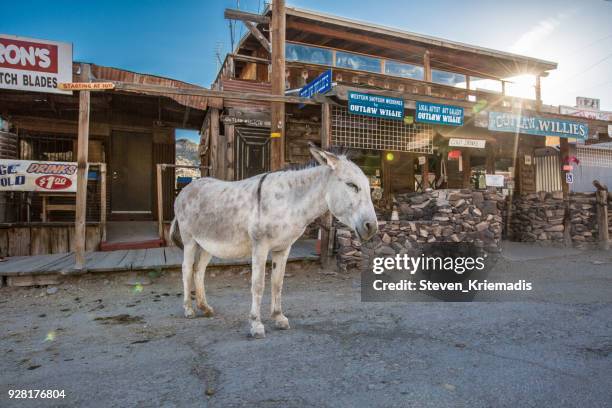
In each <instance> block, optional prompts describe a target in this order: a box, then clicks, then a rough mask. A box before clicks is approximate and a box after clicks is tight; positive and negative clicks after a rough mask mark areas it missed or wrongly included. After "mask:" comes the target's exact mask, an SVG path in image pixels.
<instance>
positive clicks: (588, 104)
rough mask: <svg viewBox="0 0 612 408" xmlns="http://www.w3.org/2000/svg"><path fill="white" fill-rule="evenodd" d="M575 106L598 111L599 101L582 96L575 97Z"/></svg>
mask: <svg viewBox="0 0 612 408" xmlns="http://www.w3.org/2000/svg"><path fill="white" fill-rule="evenodd" d="M576 106H577V107H579V108H587V109H595V110H599V99H597V98H586V97H584V96H577V97H576Z"/></svg>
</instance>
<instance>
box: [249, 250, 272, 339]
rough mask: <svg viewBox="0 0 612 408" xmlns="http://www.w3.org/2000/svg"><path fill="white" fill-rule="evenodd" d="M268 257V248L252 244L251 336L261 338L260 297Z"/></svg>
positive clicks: (262, 332) (262, 328)
mask: <svg viewBox="0 0 612 408" xmlns="http://www.w3.org/2000/svg"><path fill="white" fill-rule="evenodd" d="M267 258H268V248H265V247H263V245H254V246H253V257H252V268H253V273H252V274H251V295H252V296H253V299H252V303H251V314H250V319H251V336H253V337H255V338H256V339H261V338H264V337H265V336H266V331H265V329H264V325H263V324H262V323H261V297H262V296H263V292H264V287H265V284H266V259H267Z"/></svg>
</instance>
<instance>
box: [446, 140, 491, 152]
mask: <svg viewBox="0 0 612 408" xmlns="http://www.w3.org/2000/svg"><path fill="white" fill-rule="evenodd" d="M486 143H487V141H486V140H476V139H456V138H454V137H453V138H451V139H450V140H449V141H448V146H449V147H473V148H475V149H484V148H485V145H486Z"/></svg>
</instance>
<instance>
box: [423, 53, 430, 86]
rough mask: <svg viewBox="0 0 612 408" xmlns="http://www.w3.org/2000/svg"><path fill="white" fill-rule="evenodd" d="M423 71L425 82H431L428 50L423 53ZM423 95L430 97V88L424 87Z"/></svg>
mask: <svg viewBox="0 0 612 408" xmlns="http://www.w3.org/2000/svg"><path fill="white" fill-rule="evenodd" d="M423 71H424V77H423V79H424V80H425V81H426V82H431V57H430V55H429V50H427V51H425V54H423ZM425 93H426V94H427V95H431V87H430V86H427V87H425Z"/></svg>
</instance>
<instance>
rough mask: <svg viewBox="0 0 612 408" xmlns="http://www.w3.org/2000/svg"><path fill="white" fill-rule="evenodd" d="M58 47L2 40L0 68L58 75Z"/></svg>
mask: <svg viewBox="0 0 612 408" xmlns="http://www.w3.org/2000/svg"><path fill="white" fill-rule="evenodd" d="M57 66H58V63H57V45H53V44H43V43H38V42H32V41H22V40H15V39H12V38H0V67H3V68H12V69H19V70H23V71H38V72H50V73H54V74H57Z"/></svg>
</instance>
